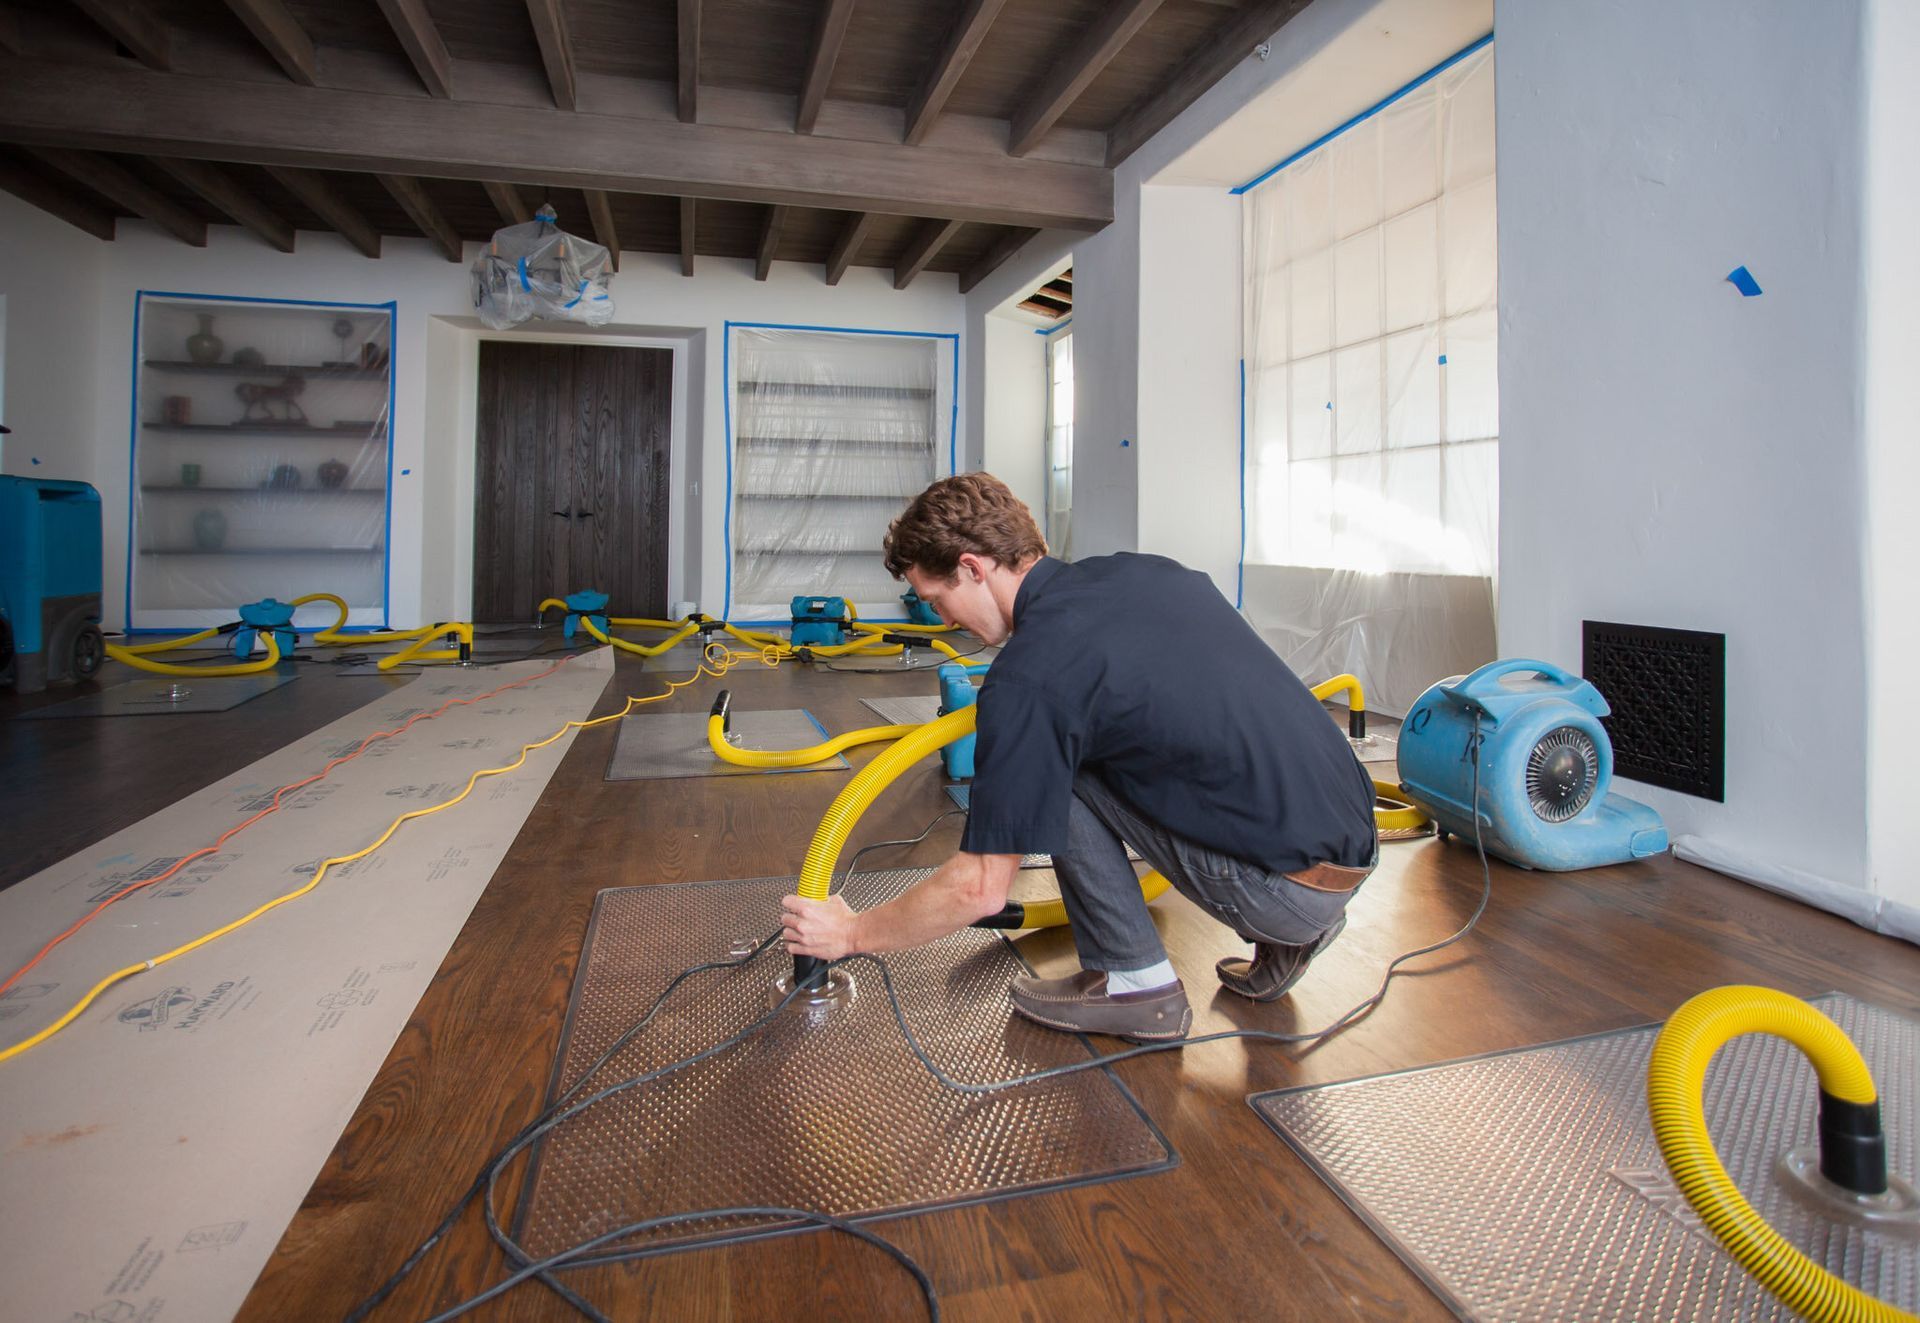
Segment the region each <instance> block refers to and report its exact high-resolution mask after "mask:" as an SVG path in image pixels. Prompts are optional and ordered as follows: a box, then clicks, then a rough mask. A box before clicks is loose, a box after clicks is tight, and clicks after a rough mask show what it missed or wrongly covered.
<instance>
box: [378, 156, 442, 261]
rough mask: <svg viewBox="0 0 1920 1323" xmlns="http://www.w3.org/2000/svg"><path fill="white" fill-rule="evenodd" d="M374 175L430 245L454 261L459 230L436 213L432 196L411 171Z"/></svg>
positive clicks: (438, 209) (436, 208)
mask: <svg viewBox="0 0 1920 1323" xmlns="http://www.w3.org/2000/svg"><path fill="white" fill-rule="evenodd" d="M374 178H375V179H378V180H379V181H380V186H381V187H382V188H384V189H386V190H387V192H389V193H391V194H392V195H393V200H394V201H395V202H398V203H399V204H400V209H401V210H402V211H404V212H406V213H407V219H409V220H411V221H412V222H413V223H414V224H415V225H417V226H419V227H420V232H421V233H422V234H424V235H426V236H427V238H429V239H431V240H433V242H434V246H435V247H437V248H438V249H439V250H440V251H441V252H442V253H444V254H445V255H446V259H447V260H448V261H449V262H458V261H459V260H460V259H461V257H462V256H464V254H463V253H462V252H461V244H460V232H459V231H458V230H456V229H454V228H453V225H452V223H451V222H449V221H448V220H447V218H446V217H445V216H443V215H441V214H440V208H438V207H436V206H434V205H433V199H432V198H430V197H428V196H427V189H426V186H425V185H424V184H422V183H421V182H420V181H419V180H418V179H415V178H413V177H412V176H411V175H389V174H377V175H375V176H374Z"/></svg>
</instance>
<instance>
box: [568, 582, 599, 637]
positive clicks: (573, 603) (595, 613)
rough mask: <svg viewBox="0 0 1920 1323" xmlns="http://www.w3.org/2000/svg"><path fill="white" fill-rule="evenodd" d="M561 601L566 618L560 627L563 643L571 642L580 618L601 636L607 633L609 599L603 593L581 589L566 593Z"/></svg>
mask: <svg viewBox="0 0 1920 1323" xmlns="http://www.w3.org/2000/svg"><path fill="white" fill-rule="evenodd" d="M562 600H563V601H565V602H566V604H567V618H566V621H565V622H564V623H563V624H562V625H561V626H560V637H561V639H562V640H563V641H564V642H566V643H569V644H571V643H572V642H573V634H574V631H575V630H576V629H578V628H579V627H580V620H581V618H582V617H585V618H586V619H587V620H589V621H591V622H592V623H593V627H594V628H595V629H597V630H599V631H600V632H601V633H602V634H605V633H606V632H607V602H608V601H609V600H610V599H609V598H608V597H607V595H606V594H605V593H599V592H595V591H594V590H593V589H591V588H583V589H581V590H580V591H579V592H577V593H568V594H567V595H566V597H565V598H563V599H562Z"/></svg>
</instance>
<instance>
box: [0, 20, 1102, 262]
mask: <svg viewBox="0 0 1920 1323" xmlns="http://www.w3.org/2000/svg"><path fill="white" fill-rule="evenodd" d="M530 2H531V3H535V4H538V3H544V2H545V0H530ZM9 75H10V76H9V77H6V78H0V138H6V139H11V140H13V141H18V142H27V143H35V144H45V145H54V146H76V147H87V148H95V149H99V150H105V151H118V152H126V153H130V154H138V155H158V156H184V157H195V158H201V159H209V160H224V161H245V162H252V163H255V164H260V165H291V166H310V167H316V168H321V169H332V170H345V171H361V172H369V173H384V174H396V175H416V176H421V175H424V176H430V177H437V178H448V179H480V180H484V179H498V180H507V181H511V182H516V183H525V184H544V185H547V186H549V187H566V188H601V189H606V190H609V191H613V192H625V193H654V194H667V195H670V196H676V197H681V196H698V197H710V198H720V199H730V200H733V201H743V202H761V203H772V204H787V205H794V206H802V207H830V208H834V209H836V210H842V211H854V210H858V211H877V212H881V213H884V214H890V215H916V216H931V217H938V218H943V219H952V220H969V221H981V222H985V223H988V224H998V225H1024V226H1034V227H1059V228H1063V229H1073V230H1095V229H1099V228H1100V227H1101V226H1103V225H1105V224H1107V223H1108V222H1109V221H1111V220H1112V219H1113V177H1112V174H1111V173H1110V172H1109V171H1107V170H1105V169H1103V168H1101V167H1099V166H1085V165H1070V164H1065V163H1061V162H1055V161H1045V160H1020V159H1014V158H1010V157H1005V156H995V155H991V154H987V153H978V154H976V153H967V152H950V151H941V152H932V151H923V150H920V149H917V148H913V147H908V146H906V145H904V144H901V143H880V142H855V141H850V140H846V139H826V138H821V137H819V136H817V135H795V134H792V133H779V132H770V131H765V130H759V129H742V128H734V127H729V126H723V125H717V124H680V123H677V122H675V121H673V120H666V119H658V120H645V121H641V120H636V119H631V118H615V117H613V116H605V115H575V114H566V113H562V112H560V111H547V110H540V109H535V108H531V107H526V106H502V105H491V104H478V103H473V102H465V101H462V102H451V101H442V100H438V99H435V98H429V97H393V96H374V95H368V94H364V93H358V92H348V91H339V90H335V89H330V88H329V89H319V88H302V87H294V86H290V85H287V84H280V83H259V82H241V81H236V80H226V79H215V78H182V77H177V76H171V75H161V74H156V73H151V72H149V71H147V70H143V69H139V68H136V67H133V66H125V67H119V68H112V67H105V66H103V67H100V68H98V69H91V68H90V69H89V71H88V74H87V77H86V78H85V79H84V80H78V79H75V78H74V77H72V74H71V71H70V70H68V69H63V68H61V67H59V66H49V65H44V64H41V63H39V62H32V61H29V62H25V63H24V64H23V65H22V67H21V68H19V69H18V70H17V71H16V70H9Z"/></svg>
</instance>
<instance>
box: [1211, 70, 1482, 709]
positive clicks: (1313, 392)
mask: <svg viewBox="0 0 1920 1323" xmlns="http://www.w3.org/2000/svg"><path fill="white" fill-rule="evenodd" d="M1244 204H1245V205H1244V212H1243V226H1242V230H1243V234H1244V237H1245V246H1246V252H1245V262H1246V266H1245V269H1246V270H1247V271H1248V272H1249V273H1250V279H1249V283H1248V287H1247V292H1246V305H1245V306H1246V327H1245V334H1246V351H1247V374H1246V391H1247V400H1246V409H1247V414H1246V417H1247V455H1246V499H1247V547H1246V559H1247V562H1248V564H1249V565H1274V566H1291V567H1311V568H1314V569H1317V570H1320V571H1322V573H1321V574H1320V575H1319V576H1318V578H1319V579H1320V580H1321V581H1323V583H1324V584H1325V589H1324V591H1322V592H1320V593H1318V594H1315V596H1316V597H1318V598H1320V599H1322V600H1325V599H1326V598H1327V597H1328V596H1329V595H1330V596H1331V597H1333V598H1340V599H1344V600H1349V601H1351V602H1354V603H1358V602H1360V601H1368V602H1371V603H1373V606H1372V607H1371V608H1370V611H1371V612H1377V613H1378V614H1377V615H1374V617H1373V623H1374V625H1376V626H1378V628H1375V629H1371V630H1370V629H1369V628H1368V622H1367V621H1366V620H1353V619H1343V620H1342V621H1341V622H1340V627H1341V629H1342V631H1343V634H1344V635H1345V636H1346V639H1347V643H1346V646H1345V647H1344V648H1342V649H1339V651H1342V652H1344V653H1345V655H1346V656H1347V658H1348V662H1349V665H1350V667H1351V669H1354V670H1356V671H1358V672H1360V674H1361V675H1362V678H1363V679H1364V678H1366V676H1367V674H1368V672H1369V671H1372V672H1374V673H1377V674H1385V673H1388V672H1389V671H1390V670H1392V671H1396V672H1397V671H1404V670H1406V668H1407V662H1406V659H1405V658H1400V659H1397V660H1396V662H1395V664H1394V665H1393V666H1391V667H1390V666H1389V665H1388V660H1387V648H1388V644H1389V642H1390V641H1391V642H1392V643H1393V644H1394V645H1395V646H1396V647H1403V648H1404V647H1414V648H1416V649H1417V648H1418V647H1419V646H1420V642H1419V640H1418V639H1417V638H1413V639H1409V638H1407V637H1406V633H1407V631H1406V630H1405V629H1403V628H1401V627H1400V625H1401V624H1403V623H1404V622H1397V623H1396V622H1394V621H1392V620H1390V617H1392V616H1394V615H1395V614H1396V612H1397V608H1396V606H1395V602H1396V600H1397V598H1396V596H1395V595H1394V594H1392V593H1387V594H1384V595H1383V594H1381V593H1379V592H1374V591H1370V590H1369V591H1358V590H1357V589H1356V590H1353V591H1349V590H1348V588H1347V586H1346V585H1344V584H1343V582H1342V578H1343V576H1346V575H1353V574H1365V575H1436V576H1454V577H1457V576H1466V577H1467V578H1468V579H1469V580H1479V581H1480V582H1481V583H1482V584H1483V585H1484V594H1485V597H1486V601H1487V609H1486V610H1485V611H1484V612H1481V611H1478V610H1476V611H1475V612H1473V613H1472V614H1473V615H1474V616H1475V617H1476V620H1475V622H1474V623H1475V627H1474V630H1473V631H1472V632H1473V633H1474V634H1476V635H1478V634H1479V633H1480V625H1479V622H1478V618H1479V617H1484V619H1485V620H1486V621H1487V622H1488V625H1487V626H1486V629H1485V633H1486V638H1485V647H1486V650H1487V652H1488V653H1489V654H1490V653H1491V651H1492V648H1493V640H1492V636H1491V625H1490V622H1491V601H1492V575H1493V569H1494V564H1495V536H1496V520H1497V514H1498V499H1497V498H1498V467H1497V463H1498V461H1497V455H1498V447H1499V439H1498V431H1499V396H1498V390H1497V384H1496V371H1495V368H1496V351H1497V337H1496V332H1495V321H1496V312H1497V306H1496V305H1497V286H1496V276H1495V270H1496V242H1495V238H1496V235H1495V214H1494V119H1493V48H1492V46H1491V45H1483V46H1481V47H1480V48H1478V49H1476V50H1472V51H1471V52H1470V53H1468V54H1466V55H1464V56H1463V57H1461V58H1459V59H1458V60H1457V61H1456V62H1454V63H1452V64H1451V65H1449V66H1445V67H1443V68H1442V69H1440V70H1439V71H1438V72H1437V73H1436V74H1434V75H1433V76H1432V77H1431V78H1429V79H1428V80H1427V81H1425V82H1423V83H1421V84H1419V85H1418V86H1415V87H1412V88H1411V89H1409V90H1407V91H1405V92H1404V94H1402V95H1400V96H1399V97H1398V98H1397V99H1392V100H1390V101H1389V102H1388V103H1385V104H1384V105H1383V106H1382V107H1381V108H1380V109H1379V110H1378V112H1377V113H1375V114H1373V115H1371V116H1369V117H1367V118H1365V119H1363V120H1361V121H1360V122H1358V123H1356V124H1354V125H1353V126H1352V127H1351V128H1349V129H1348V130H1347V131H1345V132H1344V133H1342V134H1340V135H1339V136H1338V137H1336V138H1333V139H1332V140H1331V141H1329V142H1327V143H1326V144H1324V145H1323V146H1321V147H1319V148H1318V149H1316V150H1314V151H1312V152H1309V153H1307V154H1305V155H1303V156H1301V157H1300V158H1299V159H1298V160H1295V161H1293V162H1291V163H1289V164H1288V165H1286V166H1285V168H1284V169H1281V170H1280V171H1278V172H1277V173H1276V174H1274V175H1273V177H1272V178H1271V179H1269V180H1268V181H1266V182H1264V183H1262V184H1261V185H1260V186H1258V187H1257V188H1253V189H1251V190H1249V191H1248V192H1247V193H1246V194H1245V198H1244ZM1455 595H1456V594H1455V593H1454V592H1453V591H1452V590H1449V592H1448V593H1446V594H1442V595H1441V597H1443V598H1444V597H1453V596H1455ZM1249 606H1250V608H1251V607H1252V606H1253V603H1252V601H1251V600H1250V601H1249ZM1255 623H1256V625H1266V626H1271V627H1273V628H1274V629H1275V630H1276V631H1277V632H1278V633H1279V634H1280V635H1282V636H1290V637H1297V638H1301V639H1308V640H1310V639H1312V638H1313V636H1314V635H1315V633H1316V629H1315V627H1314V625H1313V623H1312V622H1310V621H1307V620H1292V619H1287V620H1271V621H1262V620H1260V619H1259V618H1258V617H1257V616H1256V618H1255ZM1458 632H1459V631H1457V630H1453V629H1451V628H1445V627H1443V629H1442V633H1444V634H1445V635H1447V638H1446V639H1445V640H1442V639H1441V638H1440V637H1436V638H1435V639H1434V640H1433V642H1434V644H1435V646H1434V648H1433V649H1432V651H1433V653H1434V656H1435V659H1436V660H1435V663H1434V664H1435V665H1436V666H1437V665H1440V664H1441V663H1440V662H1439V661H1438V658H1439V657H1440V656H1441V655H1448V656H1458V655H1460V654H1461V643H1460V640H1459V639H1457V638H1453V637H1452V636H1453V635H1454V634H1457V633H1458ZM1302 650H1303V651H1304V652H1313V653H1316V654H1318V653H1323V652H1325V651H1327V649H1326V648H1324V647H1321V646H1319V645H1317V644H1313V643H1311V642H1308V643H1303V644H1302ZM1290 660H1291V658H1290ZM1429 678H1430V679H1437V678H1439V674H1437V673H1436V674H1435V675H1433V676H1430V677H1429Z"/></svg>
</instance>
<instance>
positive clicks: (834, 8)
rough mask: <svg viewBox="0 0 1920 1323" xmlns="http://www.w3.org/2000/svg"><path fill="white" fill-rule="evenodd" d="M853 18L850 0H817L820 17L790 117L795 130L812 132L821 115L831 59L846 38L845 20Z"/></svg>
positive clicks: (831, 64) (835, 55)
mask: <svg viewBox="0 0 1920 1323" xmlns="http://www.w3.org/2000/svg"><path fill="white" fill-rule="evenodd" d="M852 18H853V0H820V20H819V22H818V23H817V24H815V26H814V29H813V50H812V52H811V53H810V54H809V55H808V57H807V80H806V82H804V83H802V84H801V86H800V106H799V109H798V111H797V112H796V113H795V115H794V119H793V131H794V132H795V133H812V132H813V126H814V123H815V122H816V121H817V120H819V118H820V105H821V103H822V102H824V101H825V100H826V99H827V85H828V84H829V83H831V82H832V81H833V66H834V62H835V61H836V60H838V59H839V58H840V43H841V42H843V41H845V40H846V37H847V23H848V21H849V20H850V19H852Z"/></svg>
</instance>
